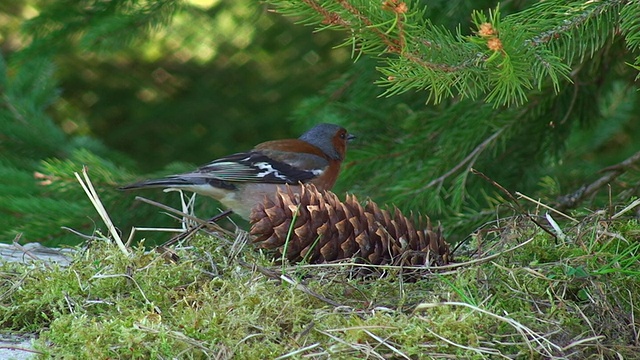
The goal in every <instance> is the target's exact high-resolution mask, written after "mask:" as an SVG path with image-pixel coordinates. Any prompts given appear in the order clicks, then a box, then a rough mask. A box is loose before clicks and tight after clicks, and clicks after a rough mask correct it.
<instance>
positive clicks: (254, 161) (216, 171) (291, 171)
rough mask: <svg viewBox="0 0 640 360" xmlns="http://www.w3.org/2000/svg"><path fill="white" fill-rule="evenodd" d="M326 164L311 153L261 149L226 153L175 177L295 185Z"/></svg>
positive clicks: (316, 173)
mask: <svg viewBox="0 0 640 360" xmlns="http://www.w3.org/2000/svg"><path fill="white" fill-rule="evenodd" d="M327 165H328V162H327V160H325V159H323V158H322V157H320V156H317V155H313V154H307V153H292V152H288V151H277V150H272V151H269V150H261V151H249V152H245V153H238V154H234V155H230V156H227V157H224V158H221V159H218V160H215V161H213V162H211V163H209V164H207V165H204V166H202V167H200V168H199V169H198V170H196V171H194V172H191V173H186V174H180V175H178V176H180V177H183V178H189V177H194V178H203V177H204V178H215V179H219V180H222V181H228V182H265V183H274V184H297V183H298V182H305V181H308V180H310V179H313V178H315V177H317V176H319V175H320V174H322V172H323V171H324V169H325V168H326V166H327Z"/></svg>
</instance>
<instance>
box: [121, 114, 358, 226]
mask: <svg viewBox="0 0 640 360" xmlns="http://www.w3.org/2000/svg"><path fill="white" fill-rule="evenodd" d="M354 138H355V136H353V135H351V134H349V133H347V130H345V129H344V128H342V127H340V126H338V125H334V124H319V125H316V126H314V127H313V128H311V129H310V130H309V131H307V132H305V133H304V134H302V136H300V137H299V138H297V139H283V140H273V141H267V142H263V143H261V144H258V145H256V146H255V147H254V148H253V149H252V150H249V151H247V152H241V153H237V154H233V155H229V156H226V157H223V158H220V159H217V160H214V161H212V162H210V163H208V164H206V165H204V166H202V167H200V168H198V169H197V170H194V171H192V172H188V173H184V174H178V175H171V176H168V177H166V178H162V179H154V180H145V181H141V182H138V183H135V184H131V185H127V186H124V187H121V188H120V189H121V190H131V189H140V188H166V190H168V189H182V190H188V191H193V192H195V193H197V194H201V195H206V196H210V197H212V198H214V199H216V200H218V201H220V203H222V205H224V206H225V207H227V208H229V209H231V210H233V212H235V213H236V214H238V215H240V216H242V217H243V218H245V219H247V220H248V219H249V215H250V214H251V209H252V208H253V206H255V205H256V204H258V203H260V202H262V201H264V197H265V196H269V197H273V196H275V194H276V189H277V187H278V186H283V185H284V184H288V185H289V186H290V187H291V188H292V190H293V191H294V192H295V191H299V188H300V183H311V184H314V185H315V186H316V187H317V188H318V190H330V189H331V188H332V187H333V185H334V184H335V182H336V179H337V178H338V175H339V173H340V165H341V164H342V160H343V159H344V156H345V153H346V150H347V142H348V141H350V140H352V139H354ZM166 190H165V191H166Z"/></svg>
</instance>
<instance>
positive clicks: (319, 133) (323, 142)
mask: <svg viewBox="0 0 640 360" xmlns="http://www.w3.org/2000/svg"><path fill="white" fill-rule="evenodd" d="M340 129H342V127H341V126H338V125H335V124H327V123H324V124H318V125H316V126H314V127H312V128H311V129H309V131H307V132H306V133H304V134H302V136H300V137H299V139H300V140H302V141H306V142H308V143H309V144H311V145H314V146H316V147H317V148H319V149H320V150H322V152H324V153H325V154H326V155H327V156H329V157H330V158H332V159H335V160H342V159H341V157H340V154H339V153H338V151H336V149H335V147H334V146H333V136H334V135H335V134H336V133H337V132H338V130H340Z"/></svg>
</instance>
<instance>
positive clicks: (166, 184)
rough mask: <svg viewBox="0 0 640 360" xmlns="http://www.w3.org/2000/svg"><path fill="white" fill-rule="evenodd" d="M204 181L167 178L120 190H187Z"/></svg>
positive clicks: (143, 182) (140, 183) (146, 181)
mask: <svg viewBox="0 0 640 360" xmlns="http://www.w3.org/2000/svg"><path fill="white" fill-rule="evenodd" d="M202 182H203V181H195V182H194V179H193V178H192V179H186V178H182V177H178V176H174V177H166V178H162V179H151V180H144V181H140V182H137V183H133V184H129V185H125V186H121V187H119V188H118V190H135V189H147V188H181V187H184V188H187V187H190V186H193V185H196V184H197V183H202Z"/></svg>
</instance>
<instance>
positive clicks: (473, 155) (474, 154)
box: [416, 128, 504, 192]
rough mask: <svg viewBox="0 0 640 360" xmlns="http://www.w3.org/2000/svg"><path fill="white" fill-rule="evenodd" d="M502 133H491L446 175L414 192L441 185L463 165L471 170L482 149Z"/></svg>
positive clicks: (500, 131)
mask: <svg viewBox="0 0 640 360" xmlns="http://www.w3.org/2000/svg"><path fill="white" fill-rule="evenodd" d="M503 131H504V128H502V129H500V130H498V131H496V132H495V133H493V135H491V136H489V137H488V138H486V139H485V140H484V141H483V142H482V143H480V145H478V146H476V147H475V149H473V151H471V152H470V153H469V155H467V156H466V157H465V158H464V159H462V161H460V162H459V163H458V164H456V165H455V166H454V167H453V168H451V170H449V171H447V172H446V173H444V174H442V175H441V176H439V177H438V178H436V179H433V180H431V181H430V182H429V183H428V184H427V185H425V186H423V187H422V188H420V189H418V190H416V192H421V191H424V190H426V189H428V188H430V187H432V186H434V185H436V184H442V183H443V182H444V181H445V180H446V179H447V178H449V176H451V175H453V174H455V173H456V172H457V171H458V170H460V169H461V168H462V167H463V166H465V164H467V163H468V164H469V165H467V168H469V169H470V168H472V167H473V165H474V162H475V159H477V158H478V155H480V153H482V151H484V149H486V148H487V146H489V144H491V143H492V142H493V140H495V139H496V138H497V137H498V136H500V134H502V132H503Z"/></svg>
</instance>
